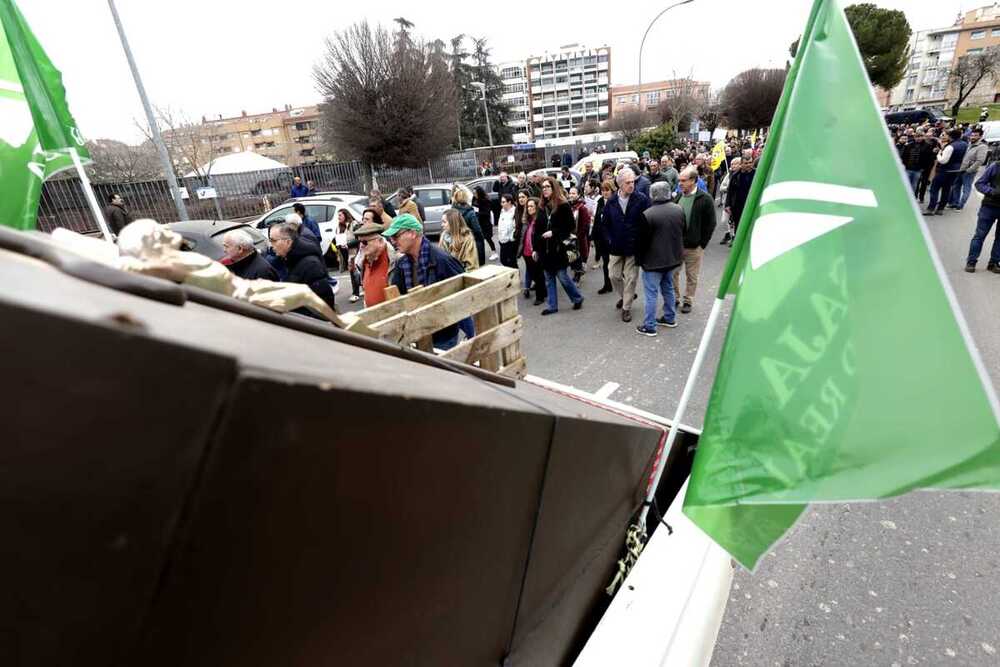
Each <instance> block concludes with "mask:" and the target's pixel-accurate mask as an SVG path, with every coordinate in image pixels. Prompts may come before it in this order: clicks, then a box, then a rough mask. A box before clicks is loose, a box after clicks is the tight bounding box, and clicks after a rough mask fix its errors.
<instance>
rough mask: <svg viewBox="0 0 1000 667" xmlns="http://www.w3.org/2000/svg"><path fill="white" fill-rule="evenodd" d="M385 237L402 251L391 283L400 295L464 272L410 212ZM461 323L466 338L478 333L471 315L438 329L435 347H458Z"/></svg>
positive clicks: (395, 219) (447, 348) (443, 348)
mask: <svg viewBox="0 0 1000 667" xmlns="http://www.w3.org/2000/svg"><path fill="white" fill-rule="evenodd" d="M382 236H384V237H386V238H387V239H389V242H390V243H392V245H393V247H394V248H395V249H396V250H398V251H399V258H398V259H397V260H396V272H395V274H394V275H393V276H392V284H394V285H395V286H396V287H398V288H399V293H400V294H406V293H407V292H408V291H410V290H411V289H413V288H414V287H416V286H418V285H423V286H424V287H427V286H428V285H433V284H434V283H437V282H441V281H442V280H446V279H448V278H451V277H452V276H457V275H458V274H460V273H464V271H465V269H464V267H463V266H462V263H461V262H459V261H458V260H457V259H455V258H454V257H452V256H451V255H449V254H448V253H447V252H445V251H444V250H442V249H441V248H439V247H438V246H436V245H434V244H433V243H431V242H430V241H428V240H427V239H426V237H424V226H423V225H422V224H421V223H420V221H418V220H417V219H416V218H414V217H413V216H412V215H410V214H409V213H404V214H403V215H398V216H396V217H395V218H394V219H393V221H392V224H391V225H389V229H387V230H385V231H384V232H382ZM459 325H461V327H462V330H463V331H464V332H465V334H466V336H467V337H469V338H471V337H472V336H474V335H475V328H474V327H473V326H472V319H471V318H469V319H468V321H464V320H463V321H462V322H460V323H459V324H452V325H450V326H447V327H445V328H444V329H441V330H440V331H437V332H435V333H434V335H433V336H432V338H433V339H434V347H436V348H439V349H442V350H450V349H451V348H453V347H455V345H457V344H458V329H459Z"/></svg>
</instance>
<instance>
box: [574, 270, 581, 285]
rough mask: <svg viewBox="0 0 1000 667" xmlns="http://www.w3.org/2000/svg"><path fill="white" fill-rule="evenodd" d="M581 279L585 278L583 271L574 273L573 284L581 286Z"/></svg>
mask: <svg viewBox="0 0 1000 667" xmlns="http://www.w3.org/2000/svg"><path fill="white" fill-rule="evenodd" d="M581 278H583V271H575V272H574V273H573V282H575V283H577V284H579V283H580V279H581Z"/></svg>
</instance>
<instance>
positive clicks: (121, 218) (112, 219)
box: [104, 192, 132, 236]
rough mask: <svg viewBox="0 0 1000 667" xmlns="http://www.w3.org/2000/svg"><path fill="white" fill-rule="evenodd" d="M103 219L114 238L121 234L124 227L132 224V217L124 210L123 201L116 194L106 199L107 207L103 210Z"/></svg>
mask: <svg viewBox="0 0 1000 667" xmlns="http://www.w3.org/2000/svg"><path fill="white" fill-rule="evenodd" d="M104 219H105V220H107V222H108V227H110V228H111V233H112V234H114V235H115V236H118V234H119V233H121V231H122V228H123V227H124V226H125V225H127V224H128V223H130V222H132V216H131V215H129V212H128V209H127V208H125V200H124V199H122V196H121V195H120V194H118V193H117V192H115V193H114V194H112V195H111V196H110V197H108V205H107V207H106V208H105V209H104Z"/></svg>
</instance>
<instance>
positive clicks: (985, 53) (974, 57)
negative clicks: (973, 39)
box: [948, 46, 1000, 118]
mask: <svg viewBox="0 0 1000 667" xmlns="http://www.w3.org/2000/svg"><path fill="white" fill-rule="evenodd" d="M998 78H1000V47H996V46H990V47H987V48H985V49H983V50H982V51H980V52H979V53H973V54H966V55H964V56H962V57H961V58H959V59H958V62H956V63H955V67H954V69H952V70H951V72H950V73H949V75H948V80H949V82H950V84H951V87H952V88H954V89H955V91H956V92H957V94H958V97H956V98H955V102H954V104H952V105H951V116H952V118H956V117H957V116H958V110H959V108H961V106H962V104H963V103H964V102H965V100H966V99H967V98H968V97H969V95H970V94H972V91H974V90H975V89H976V86H978V85H979V84H980V82H982V81H983V80H984V79H986V80H988V81H990V82H991V83H995V82H996V81H997V79H998Z"/></svg>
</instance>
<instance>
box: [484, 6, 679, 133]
mask: <svg viewBox="0 0 1000 667" xmlns="http://www.w3.org/2000/svg"><path fill="white" fill-rule="evenodd" d="M687 1H688V2H691V1H692V0H687ZM471 85H472V86H473V87H474V88H478V89H479V91H480V92H481V93H482V94H483V114H484V115H485V116H486V136H487V138H489V140H490V148H492V147H493V129H492V128H491V127H490V110H489V107H487V106H486V84H485V83H482V82H480V81H473V82H472V84H471Z"/></svg>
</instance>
